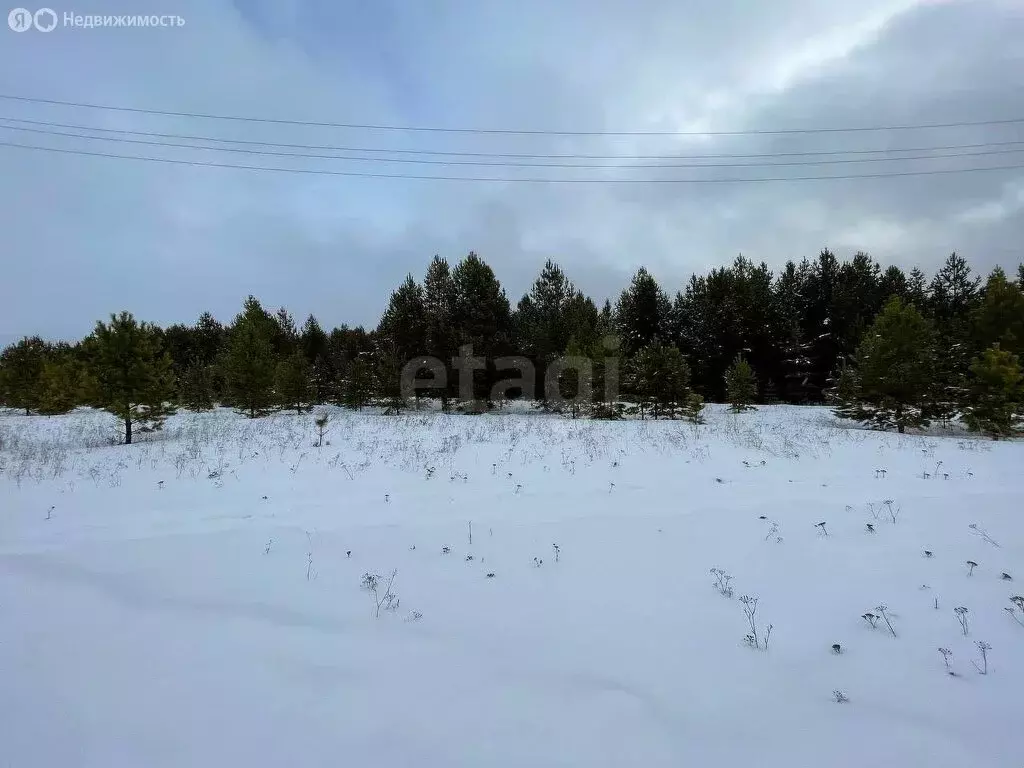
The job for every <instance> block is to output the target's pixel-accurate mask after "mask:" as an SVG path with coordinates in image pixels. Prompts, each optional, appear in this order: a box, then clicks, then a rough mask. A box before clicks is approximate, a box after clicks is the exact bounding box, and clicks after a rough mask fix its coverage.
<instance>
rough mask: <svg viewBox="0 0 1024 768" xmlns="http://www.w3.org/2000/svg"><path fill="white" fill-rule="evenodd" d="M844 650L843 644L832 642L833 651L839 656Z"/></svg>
mask: <svg viewBox="0 0 1024 768" xmlns="http://www.w3.org/2000/svg"><path fill="white" fill-rule="evenodd" d="M842 652H843V646H841V645H840V644H839V643H832V653H834V654H836V655H837V656H838V655H839V654H840V653H842Z"/></svg>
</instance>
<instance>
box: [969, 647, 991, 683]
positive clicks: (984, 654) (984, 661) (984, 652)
mask: <svg viewBox="0 0 1024 768" xmlns="http://www.w3.org/2000/svg"><path fill="white" fill-rule="evenodd" d="M975 645H976V646H978V651H979V652H980V653H981V666H980V667H979V666H978V665H977V664H976V663H975V662H974V661H972V662H971V664H974V668H975V669H976V670H978V674H981V675H987V674H988V652H989V651H991V650H992V646H991V645H989V644H988V643H986V642H985V641H984V640H978V641H977V642H976V643H975Z"/></svg>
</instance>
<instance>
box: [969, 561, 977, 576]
mask: <svg viewBox="0 0 1024 768" xmlns="http://www.w3.org/2000/svg"><path fill="white" fill-rule="evenodd" d="M977 567H978V564H977V563H976V562H974V561H973V560H968V561H967V568H968V570H967V575H968V576H972V575H974V569H975V568H977Z"/></svg>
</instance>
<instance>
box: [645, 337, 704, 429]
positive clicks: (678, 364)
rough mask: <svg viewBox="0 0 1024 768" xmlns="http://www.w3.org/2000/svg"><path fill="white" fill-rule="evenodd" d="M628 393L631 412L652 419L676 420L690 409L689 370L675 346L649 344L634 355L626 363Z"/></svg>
mask: <svg viewBox="0 0 1024 768" xmlns="http://www.w3.org/2000/svg"><path fill="white" fill-rule="evenodd" d="M629 388H630V394H631V395H632V397H633V399H634V400H635V402H636V405H635V406H634V407H633V408H632V409H631V412H634V413H639V414H640V418H641V419H643V418H645V417H646V414H647V412H648V410H649V411H650V414H651V418H654V419H658V418H661V417H662V416H667V417H669V418H675V417H677V416H679V415H680V414H681V413H683V412H684V411H685V410H686V409H687V408H689V407H691V406H692V405H693V403H692V402H691V399H690V396H691V394H692V391H691V390H690V369H689V367H688V366H687V364H686V360H685V359H684V358H683V355H682V353H681V352H680V351H679V349H678V348H676V347H670V346H665V345H664V344H661V343H660V342H657V341H655V342H652V343H650V344H647V345H646V346H644V347H641V348H640V350H638V351H637V353H636V354H635V355H634V356H633V358H632V359H631V360H630V364H629Z"/></svg>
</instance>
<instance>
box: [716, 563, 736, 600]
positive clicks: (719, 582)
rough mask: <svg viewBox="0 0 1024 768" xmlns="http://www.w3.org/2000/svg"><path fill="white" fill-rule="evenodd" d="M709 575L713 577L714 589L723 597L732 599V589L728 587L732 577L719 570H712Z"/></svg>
mask: <svg viewBox="0 0 1024 768" xmlns="http://www.w3.org/2000/svg"><path fill="white" fill-rule="evenodd" d="M711 575H712V576H714V577H715V589H717V590H718V591H719V592H720V593H721V594H722V595H724V596H725V597H732V596H733V591H732V587H731V586H729V582H730V581H732V576H730V575H729V574H728V573H726V572H725V571H723V570H722V569H721V568H712V569H711Z"/></svg>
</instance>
